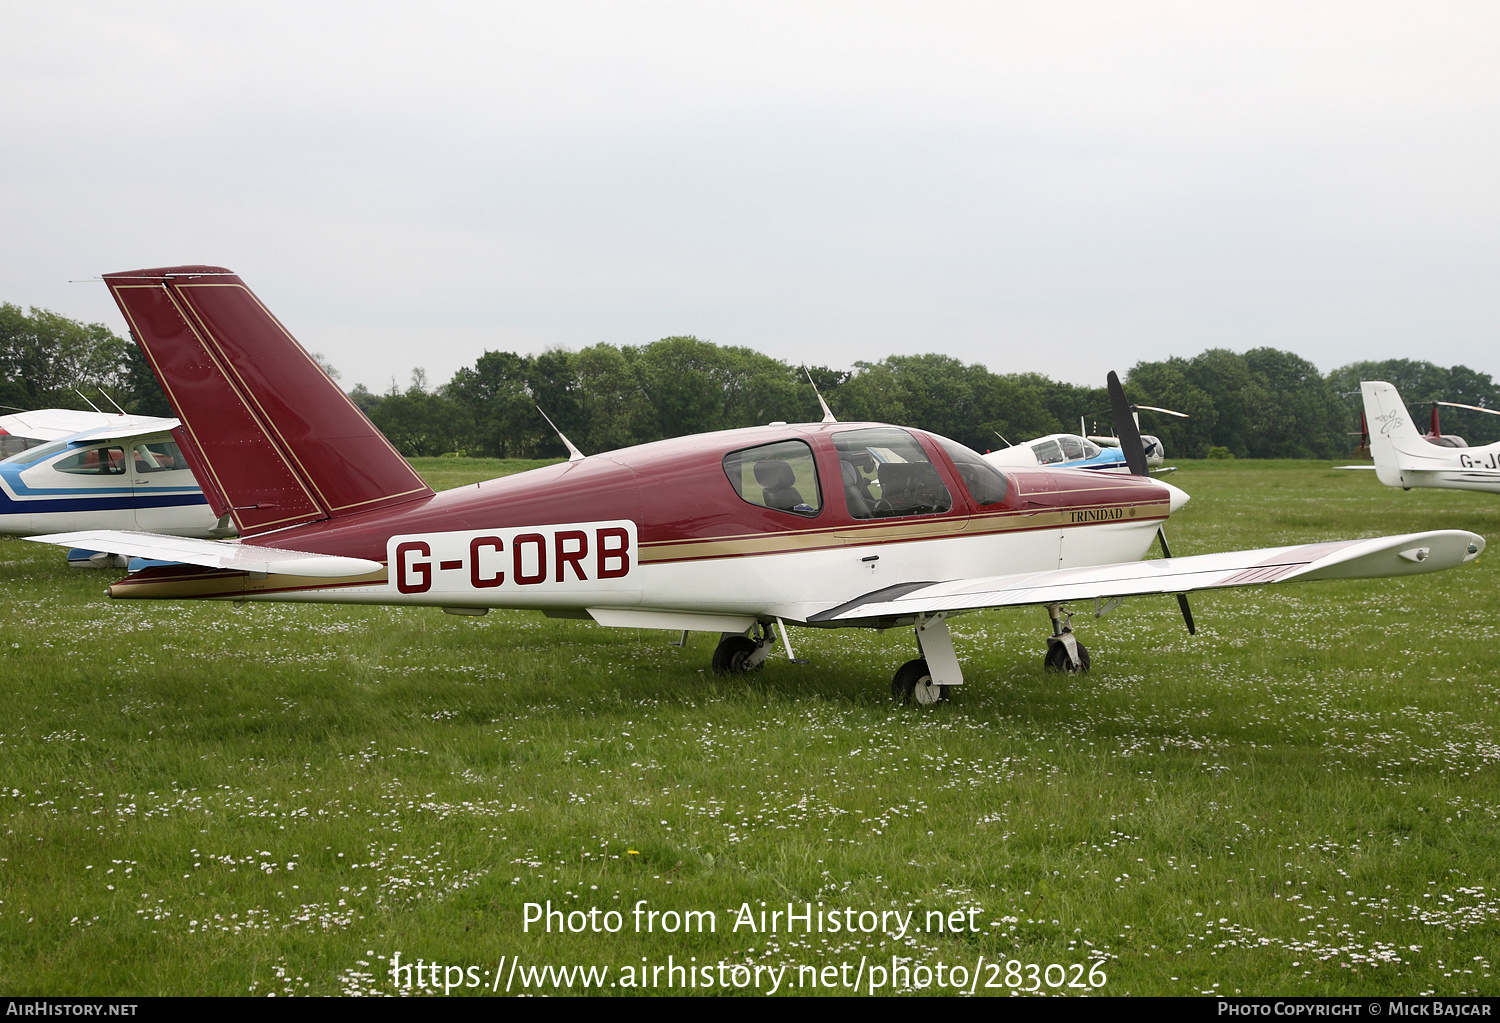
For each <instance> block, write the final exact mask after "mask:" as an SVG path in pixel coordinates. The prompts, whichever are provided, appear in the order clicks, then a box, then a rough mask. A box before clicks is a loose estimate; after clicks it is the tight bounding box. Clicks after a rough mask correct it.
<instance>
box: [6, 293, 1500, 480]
mask: <svg viewBox="0 0 1500 1023" xmlns="http://www.w3.org/2000/svg"><path fill="white" fill-rule="evenodd" d="M320 361H322V360H321V359H320ZM325 368H328V369H330V370H331V371H332V372H333V375H334V376H335V377H337V371H335V370H332V367H328V366H327V365H326V363H325ZM809 376H811V378H812V380H813V382H815V383H816V384H817V387H818V389H819V390H820V391H821V392H822V393H823V396H824V398H825V399H826V400H827V402H828V404H829V406H830V407H831V408H832V409H833V411H834V413H835V414H836V415H837V416H838V417H839V419H841V420H844V421H848V422H854V421H877V422H889V423H898V424H902V425H906V426H914V427H919V428H921V429H924V430H931V431H933V432H934V433H940V434H943V435H945V436H948V437H952V438H953V439H955V440H957V441H960V442H962V443H964V444H967V445H968V446H970V447H972V448H975V449H976V450H979V451H985V450H990V449H993V448H997V447H1001V446H1003V445H1004V443H1006V442H1007V441H1009V442H1016V441H1021V440H1026V439H1029V438H1032V437H1036V436H1039V435H1041V434H1046V433H1058V432H1076V431H1078V430H1079V428H1080V420H1081V421H1082V426H1083V429H1084V430H1085V432H1088V433H1103V434H1109V433H1112V432H1113V431H1112V429H1111V427H1110V415H1109V412H1108V408H1109V397H1108V395H1107V393H1106V392H1105V389H1104V387H1103V381H1102V380H1101V381H1100V386H1098V387H1084V386H1080V385H1077V384H1068V383H1063V382H1060V381H1056V380H1052V379H1050V378H1048V377H1046V376H1043V375H1041V374H1037V373H994V372H991V371H990V370H989V369H988V368H987V367H985V366H983V365H980V364H978V363H965V362H963V361H961V360H959V359H955V358H952V357H950V356H946V355H938V354H929V355H892V356H888V357H887V358H885V359H882V360H880V361H879V362H857V363H855V364H854V366H853V367H852V368H851V369H848V370H842V369H833V368H829V367H827V366H809V367H805V368H804V367H802V366H798V365H793V364H791V363H787V362H783V361H781V360H779V359H774V358H772V357H770V356H768V355H764V354H762V353H760V352H756V351H753V350H751V349H749V348H740V347H731V346H725V345H717V344H714V343H712V342H710V341H704V340H700V339H698V338H695V337H669V338H663V339H662V340H660V341H656V342H653V343H651V344H646V345H639V346H635V345H626V346H615V345H608V344H598V345H593V346H591V347H588V348H584V349H582V350H581V351H576V352H572V351H566V350H562V349H554V350H550V351H545V352H542V353H541V354H539V355H520V354H517V353H514V352H486V353H484V354H483V355H482V356H480V357H479V359H478V360H476V361H475V363H474V364H473V365H472V366H466V367H464V368H463V369H460V370H459V371H458V372H457V373H455V374H454V375H453V378H452V379H451V380H449V381H448V382H446V383H444V384H440V385H433V384H431V383H429V381H428V380H427V379H426V374H425V373H424V372H422V371H421V370H417V371H415V372H414V373H413V375H412V380H411V383H410V384H409V386H407V387H406V388H405V389H401V388H398V387H397V386H395V384H394V383H393V384H392V386H391V388H390V389H389V390H388V391H387V392H386V393H384V394H377V393H373V392H371V391H370V390H369V389H367V388H366V387H364V386H363V385H359V386H356V387H355V388H354V389H353V390H352V391H350V392H349V395H350V397H351V398H352V399H353V400H354V401H355V403H356V404H358V405H359V406H360V407H361V408H362V409H364V411H365V412H366V414H367V415H369V417H370V419H371V420H372V421H373V422H374V423H375V425H376V426H377V427H379V428H380V429H381V431H382V432H384V433H385V435H386V436H387V437H389V438H390V440H391V442H392V443H393V444H395V445H396V447H397V449H398V450H400V451H401V452H402V453H403V454H406V455H411V456H416V455H442V454H451V453H460V454H467V455H476V456H488V457H496V458H545V457H556V456H560V455H563V454H565V453H566V452H565V449H564V448H563V446H562V443H561V442H560V441H559V440H558V439H557V436H556V434H555V433H554V432H553V431H552V429H551V427H549V426H548V425H547V422H546V420H545V419H543V418H542V416H541V415H540V414H539V413H538V411H537V410H538V407H540V408H541V409H543V410H545V411H546V413H547V415H548V416H550V417H551V418H552V420H553V422H555V423H556V424H557V426H558V428H559V429H561V430H562V431H563V432H564V433H566V434H567V435H568V437H569V438H570V439H571V440H572V441H573V442H574V443H575V444H577V445H578V447H579V448H581V449H582V450H583V451H584V452H585V453H592V452H598V451H607V450H611V449H614V448H620V447H626V446H628V445H631V444H640V443H644V442H647V441H652V440H660V439H662V438H665V437H678V436H683V435H685V434H691V433H703V432H708V431H711V430H726V429H733V428H735V427H741V426H755V425H764V424H765V423H769V422H775V421H785V422H816V421H818V420H819V419H821V418H822V412H821V410H820V409H819V407H818V402H817V397H816V395H815V394H814V391H813V388H812V386H811V385H810V384H809V383H808V377H809ZM1124 379H1125V391H1126V393H1127V395H1129V396H1130V398H1131V400H1132V401H1136V402H1140V403H1142V404H1147V405H1160V406H1163V407H1165V408H1170V409H1175V410H1177V411H1180V412H1186V413H1187V414H1188V418H1187V419H1178V418H1175V417H1172V416H1165V415H1161V414H1158V413H1152V412H1143V413H1142V414H1141V429H1142V431H1143V432H1145V433H1154V434H1156V435H1157V436H1159V437H1161V438H1162V441H1163V442H1164V443H1165V445H1166V448H1167V451H1168V453H1169V454H1171V455H1173V456H1176V457H1180V458H1203V457H1208V456H1210V455H1214V456H1219V457H1227V456H1231V455H1232V456H1234V457H1237V458H1344V457H1347V456H1348V455H1349V454H1350V453H1351V452H1352V451H1353V450H1354V448H1355V447H1356V446H1357V445H1358V443H1359V438H1358V435H1357V434H1358V429H1359V420H1360V415H1359V413H1360V409H1361V401H1360V397H1359V381H1360V380H1362V379H1364V380H1374V379H1380V380H1388V381H1390V382H1391V383H1393V384H1395V385H1396V387H1397V388H1398V389H1400V391H1401V394H1402V396H1403V397H1404V398H1405V399H1406V400H1407V401H1409V402H1413V403H1416V402H1422V401H1430V400H1432V399H1441V400H1444V401H1457V402H1463V403H1465V404H1471V405H1481V406H1486V407H1490V408H1500V387H1497V386H1496V384H1495V382H1494V381H1493V380H1491V378H1490V377H1489V376H1488V375H1487V374H1483V373H1478V372H1475V371H1473V370H1471V369H1469V368H1467V367H1465V366H1453V367H1451V368H1446V369H1445V368H1443V367H1441V366H1438V365H1435V364H1433V363H1430V362H1423V361H1416V360H1408V359H1400V360H1389V361H1385V362H1358V363H1352V364H1350V365H1348V366H1343V367H1340V368H1339V369H1336V370H1334V371H1333V372H1331V373H1328V374H1326V375H1325V374H1322V373H1320V372H1319V371H1318V369H1317V367H1316V366H1314V365H1313V364H1312V363H1310V362H1308V361H1307V360H1305V359H1303V358H1301V357H1300V356H1297V355H1295V354H1293V353H1291V352H1285V351H1280V350H1278V349H1274V348H1256V349H1252V350H1251V351H1248V352H1243V353H1239V352H1231V351H1228V350H1226V349H1209V350H1208V351H1205V352H1202V353H1200V354H1198V355H1196V356H1193V357H1192V358H1171V359H1166V360H1162V361H1157V362H1149V361H1147V362H1138V363H1136V364H1135V365H1134V366H1132V367H1131V368H1130V370H1129V372H1128V374H1126V375H1125V378H1124ZM75 389H78V390H82V391H83V392H84V393H85V394H87V395H88V396H89V398H90V400H92V401H93V402H94V403H95V404H97V405H99V406H100V407H101V408H102V407H106V405H105V402H104V401H102V400H101V399H100V397H99V396H98V394H97V392H98V391H104V392H105V393H107V394H108V395H109V396H110V397H111V398H113V400H114V401H116V402H118V403H119V404H120V406H121V407H123V408H124V409H126V411H129V412H136V413H140V414H144V415H164V416H165V415H171V414H172V412H171V408H170V406H169V405H168V404H167V401H166V398H165V397H164V396H163V395H162V393H161V390H160V388H159V387H158V386H157V383H156V380H155V378H154V377H153V376H152V375H151V373H150V370H149V368H148V367H147V365H146V362H145V359H144V358H143V357H142V356H141V354H140V351H139V349H137V348H136V346H135V345H134V344H131V343H129V342H127V341H125V340H123V339H121V338H119V337H118V336H116V335H115V334H114V333H113V332H112V331H110V330H109V329H108V328H107V327H105V326H104V325H102V324H84V323H80V322H78V321H74V320H68V319H66V318H64V317H62V316H59V315H57V314H56V313H52V312H49V311H47V310H43V309H36V308H32V309H31V310H30V312H29V313H28V312H25V311H23V310H22V309H20V308H19V307H18V306H14V305H10V304H4V305H0V404H3V405H6V406H10V407H11V408H23V409H31V408H46V407H78V405H79V401H78V395H77V393H75ZM1413 414H1414V415H1415V416H1416V417H1417V418H1418V420H1419V423H1420V422H1425V420H1426V414H1427V409H1424V408H1418V407H1414V408H1413ZM1442 424H1443V432H1444V433H1456V434H1460V435H1462V436H1464V437H1466V438H1467V439H1468V441H1469V443H1470V444H1476V445H1477V444H1487V443H1492V442H1494V441H1496V440H1500V416H1492V415H1485V414H1482V413H1477V412H1467V411H1464V410H1460V409H1444V410H1443V411H1442Z"/></svg>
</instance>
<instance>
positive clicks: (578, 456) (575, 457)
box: [536, 405, 584, 462]
mask: <svg viewBox="0 0 1500 1023" xmlns="http://www.w3.org/2000/svg"><path fill="white" fill-rule="evenodd" d="M536 410H537V411H538V412H541V413H542V418H543V419H545V420H547V425H548V426H550V427H552V429H553V431H554V432H555V433H556V434H557V437H558V439H559V440H561V441H562V442H563V447H565V448H567V449H568V461H570V462H581V461H583V459H584V454H583V452H582V451H579V450H578V449H577V448H575V447H574V446H573V442H572V441H570V440H568V435H567V434H565V433H563V432H562V431H561V430H559V429H558V428H557V424H556V423H554V422H553V421H552V417H551V416H549V415H547V413H545V412H542V406H540V405H538V406H537V407H536Z"/></svg>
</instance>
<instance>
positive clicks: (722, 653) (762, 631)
mask: <svg viewBox="0 0 1500 1023" xmlns="http://www.w3.org/2000/svg"><path fill="white" fill-rule="evenodd" d="M775 645H776V634H775V633H774V632H772V631H771V630H770V629H769V628H767V627H766V626H765V625H764V624H762V623H756V624H755V625H753V626H751V628H750V631H749V632H748V633H740V632H726V633H724V634H723V638H721V639H720V640H719V645H718V646H717V647H716V648H714V661H713V664H714V674H716V675H744V674H748V673H750V672H752V671H758V670H759V669H760V666H761V665H762V664H765V663H766V658H767V657H769V656H770V654H771V648H772V647H774V646H775Z"/></svg>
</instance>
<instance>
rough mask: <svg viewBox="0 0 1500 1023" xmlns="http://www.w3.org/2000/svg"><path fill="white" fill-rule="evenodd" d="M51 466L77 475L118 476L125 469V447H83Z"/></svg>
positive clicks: (59, 470)
mask: <svg viewBox="0 0 1500 1023" xmlns="http://www.w3.org/2000/svg"><path fill="white" fill-rule="evenodd" d="M52 468H54V469H56V470H57V471H58V472H70V473H73V474H74V475H77V476H118V475H121V474H122V473H124V471H125V449H124V448H84V449H83V450H82V451H79V452H78V453H77V454H74V455H69V456H68V457H67V458H64V459H63V460H62V461H61V462H58V463H57V464H56V465H54V466H53V467H52Z"/></svg>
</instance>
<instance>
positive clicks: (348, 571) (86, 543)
mask: <svg viewBox="0 0 1500 1023" xmlns="http://www.w3.org/2000/svg"><path fill="white" fill-rule="evenodd" d="M26 539H28V540H35V541H36V542H37V543H50V544H53V545H55V546H58V547H82V548H86V549H88V550H92V551H102V552H104V553H107V554H120V555H124V556H125V557H128V558H146V559H148V560H150V561H175V562H181V563H182V564H185V565H199V566H201V567H203V568H224V569H230V570H232V571H236V572H254V573H257V574H260V573H265V574H269V573H272V572H274V573H276V574H277V575H295V576H303V577H306V578H312V579H343V578H346V577H349V576H356V575H367V574H369V573H370V572H379V571H381V570H382V569H383V568H384V567H385V566H383V565H382V564H381V563H380V562H378V561H366V560H365V559H364V558H341V557H334V556H332V555H328V554H309V553H308V552H307V551H283V550H278V549H277V548H275V547H256V546H253V545H251V544H241V543H225V542H223V541H219V540H194V539H191V538H189V537H184V536H162V535H160V534H158V533H134V532H130V531H128V530H123V529H88V530H83V531H81V532H77V533H52V534H50V535H47V536H28V537H27V538H26Z"/></svg>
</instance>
